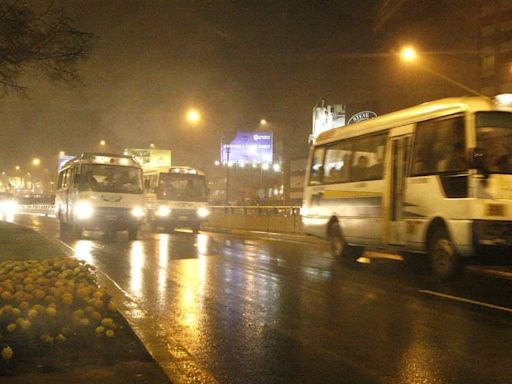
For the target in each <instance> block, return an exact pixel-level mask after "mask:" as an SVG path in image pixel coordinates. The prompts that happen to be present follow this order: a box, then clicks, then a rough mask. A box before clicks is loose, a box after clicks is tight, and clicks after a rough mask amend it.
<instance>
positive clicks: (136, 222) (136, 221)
mask: <svg viewBox="0 0 512 384" xmlns="http://www.w3.org/2000/svg"><path fill="white" fill-rule="evenodd" d="M143 221H144V216H141V217H135V216H134V215H133V214H132V213H131V209H128V208H95V211H94V214H93V215H92V216H91V217H90V218H88V219H76V218H75V223H76V224H78V225H80V227H82V228H83V229H86V230H87V229H89V230H101V231H105V230H110V231H124V230H127V229H129V228H139V227H140V226H141V225H142V223H143Z"/></svg>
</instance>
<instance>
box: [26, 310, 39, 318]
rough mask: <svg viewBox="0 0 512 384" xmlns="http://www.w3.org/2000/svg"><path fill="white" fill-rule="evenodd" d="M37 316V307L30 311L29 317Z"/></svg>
mask: <svg viewBox="0 0 512 384" xmlns="http://www.w3.org/2000/svg"><path fill="white" fill-rule="evenodd" d="M36 316H37V311H36V310H35V309H33V308H32V309H31V310H30V311H28V317H36Z"/></svg>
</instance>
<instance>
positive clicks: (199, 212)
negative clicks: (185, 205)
mask: <svg viewBox="0 0 512 384" xmlns="http://www.w3.org/2000/svg"><path fill="white" fill-rule="evenodd" d="M209 214H210V210H209V209H208V208H204V207H201V208H198V209H197V216H199V217H206V216H208V215H209Z"/></svg>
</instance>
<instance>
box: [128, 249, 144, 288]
mask: <svg viewBox="0 0 512 384" xmlns="http://www.w3.org/2000/svg"><path fill="white" fill-rule="evenodd" d="M145 261H146V255H145V252H144V243H143V242H142V241H140V240H138V241H134V242H132V243H131V248H130V290H131V292H132V293H133V294H134V295H135V296H137V297H142V296H143V291H142V283H143V279H144V276H145V274H144V264H145Z"/></svg>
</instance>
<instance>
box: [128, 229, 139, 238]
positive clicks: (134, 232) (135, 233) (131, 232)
mask: <svg viewBox="0 0 512 384" xmlns="http://www.w3.org/2000/svg"><path fill="white" fill-rule="evenodd" d="M137 237H139V229H138V228H137V227H130V228H128V240H137Z"/></svg>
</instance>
